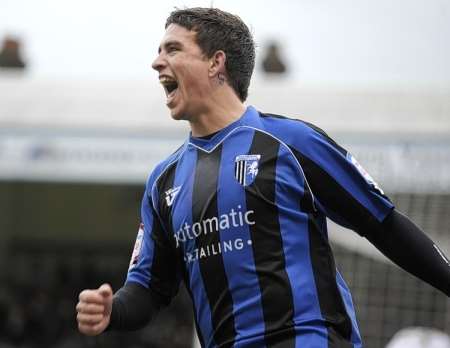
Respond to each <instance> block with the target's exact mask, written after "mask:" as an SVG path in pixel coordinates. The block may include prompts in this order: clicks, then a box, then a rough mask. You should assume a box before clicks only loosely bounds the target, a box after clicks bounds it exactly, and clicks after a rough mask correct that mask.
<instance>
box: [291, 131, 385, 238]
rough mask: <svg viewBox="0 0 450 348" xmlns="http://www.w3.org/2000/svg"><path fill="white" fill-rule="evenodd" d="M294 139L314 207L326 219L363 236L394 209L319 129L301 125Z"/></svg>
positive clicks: (353, 163) (355, 164) (359, 167)
mask: <svg viewBox="0 0 450 348" xmlns="http://www.w3.org/2000/svg"><path fill="white" fill-rule="evenodd" d="M296 139H297V140H296V142H295V144H294V146H293V151H294V153H295V155H296V157H297V158H298V160H299V162H300V164H301V166H302V169H303V171H304V175H305V177H306V180H307V182H308V185H309V187H310V189H311V191H312V194H313V196H314V198H315V200H316V205H317V206H318V208H319V209H321V210H322V211H323V212H324V213H325V215H327V217H329V218H331V219H332V220H333V221H335V222H337V223H338V224H340V225H343V226H345V227H348V228H351V229H353V230H355V231H356V232H358V233H359V234H361V235H365V234H366V231H367V229H368V228H370V226H373V225H372V224H373V223H375V222H382V221H383V220H384V218H385V217H386V216H387V215H388V214H389V213H390V212H391V210H392V209H393V208H394V206H393V204H392V203H391V201H390V200H389V198H388V197H387V196H386V195H385V194H384V192H383V191H382V190H381V188H380V187H379V186H378V185H377V184H376V183H375V181H374V180H373V179H372V177H371V176H370V175H369V174H368V173H367V172H366V171H365V170H364V168H363V167H362V166H361V165H360V164H359V163H358V162H357V160H356V159H355V157H354V156H352V155H351V154H350V153H349V152H348V151H347V150H345V149H344V148H342V147H341V146H340V145H338V144H337V143H336V142H335V141H334V140H332V139H331V138H330V137H328V135H327V134H326V133H325V132H323V131H322V130H321V129H319V128H317V127H315V126H312V125H310V124H304V125H303V131H302V132H301V134H300V136H298V137H297V138H296Z"/></svg>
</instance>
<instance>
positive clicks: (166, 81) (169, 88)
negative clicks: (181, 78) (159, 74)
mask: <svg viewBox="0 0 450 348" xmlns="http://www.w3.org/2000/svg"><path fill="white" fill-rule="evenodd" d="M160 82H161V84H162V85H163V87H164V91H165V92H166V96H167V97H171V96H172V95H173V94H175V91H176V90H177V89H178V82H177V81H176V80H174V79H172V78H169V77H163V78H161V79H160Z"/></svg>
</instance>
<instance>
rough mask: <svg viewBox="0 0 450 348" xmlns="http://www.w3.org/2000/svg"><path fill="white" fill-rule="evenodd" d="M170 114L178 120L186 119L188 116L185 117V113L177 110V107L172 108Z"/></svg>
mask: <svg viewBox="0 0 450 348" xmlns="http://www.w3.org/2000/svg"><path fill="white" fill-rule="evenodd" d="M170 116H171V117H172V118H173V119H174V120H176V121H179V120H186V117H185V115H184V113H183V112H180V111H177V110H175V109H171V110H170Z"/></svg>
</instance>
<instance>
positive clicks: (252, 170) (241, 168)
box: [234, 155, 261, 186]
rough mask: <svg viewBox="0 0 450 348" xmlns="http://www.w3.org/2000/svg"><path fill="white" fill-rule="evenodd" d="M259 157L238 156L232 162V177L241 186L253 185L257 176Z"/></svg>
mask: <svg viewBox="0 0 450 348" xmlns="http://www.w3.org/2000/svg"><path fill="white" fill-rule="evenodd" d="M260 158H261V155H239V156H236V158H235V160H234V176H235V178H236V180H237V181H238V182H239V183H240V184H241V185H242V186H248V185H251V184H252V183H253V181H254V180H255V178H256V176H257V175H258V166H259V160H260Z"/></svg>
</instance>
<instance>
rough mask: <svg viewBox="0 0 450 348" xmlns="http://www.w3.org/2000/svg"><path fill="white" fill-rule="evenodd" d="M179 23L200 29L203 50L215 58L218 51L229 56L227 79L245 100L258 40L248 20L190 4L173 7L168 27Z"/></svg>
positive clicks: (226, 63) (187, 27) (198, 42)
mask: <svg viewBox="0 0 450 348" xmlns="http://www.w3.org/2000/svg"><path fill="white" fill-rule="evenodd" d="M171 24H177V25H179V26H181V27H183V28H186V29H187V30H190V31H194V32H195V33H196V35H195V40H196V43H197V44H198V46H199V47H200V49H201V50H202V52H203V54H204V55H205V56H206V57H207V58H211V57H212V56H213V55H214V54H215V53H216V52H217V51H223V52H224V53H225V56H226V60H225V68H226V75H227V81H228V83H229V84H230V86H231V87H232V88H233V90H234V91H235V92H236V94H237V95H238V97H239V99H240V100H241V101H242V102H243V101H245V100H246V99H247V95H248V87H249V85H250V79H251V76H252V73H253V68H254V66H255V44H254V42H253V38H252V35H251V33H250V31H249V29H248V27H247V26H246V25H245V23H244V22H243V21H242V20H241V19H240V18H239V17H237V16H235V15H232V14H230V13H228V12H224V11H221V10H219V9H216V8H201V7H196V8H188V9H179V10H176V11H173V12H172V13H171V14H170V16H169V18H167V21H166V29H167V28H168V27H169V25H171Z"/></svg>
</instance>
